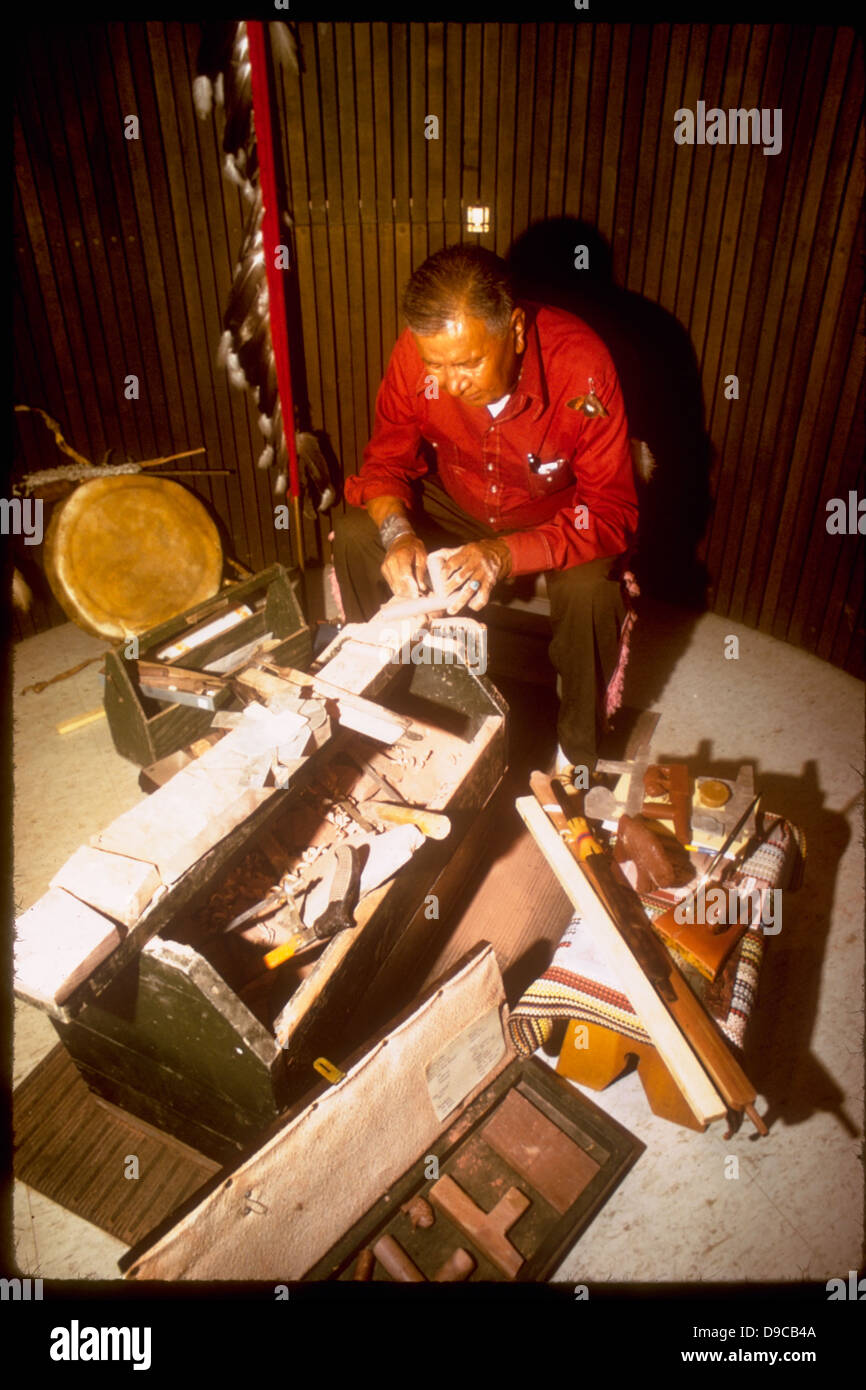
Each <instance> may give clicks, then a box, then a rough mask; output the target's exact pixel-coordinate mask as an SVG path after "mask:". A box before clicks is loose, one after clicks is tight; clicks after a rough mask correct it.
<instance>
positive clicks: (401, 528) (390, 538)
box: [379, 516, 415, 550]
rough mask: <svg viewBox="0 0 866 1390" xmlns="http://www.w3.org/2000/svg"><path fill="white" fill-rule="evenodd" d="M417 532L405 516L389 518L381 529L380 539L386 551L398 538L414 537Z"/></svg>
mask: <svg viewBox="0 0 866 1390" xmlns="http://www.w3.org/2000/svg"><path fill="white" fill-rule="evenodd" d="M414 534H415V532H414V530H413V528H412V526H411V524H410V523H409V522H408V521H407V520H406V518H405V516H387V517H386V518H385V520H384V521H383V522H382V525H381V526H380V527H379V539H380V540H381V542H382V545H383V546H384V547H385V549H386V550H389V549H390V547H391V545H392V544H393V543H394V541H395V540H396V539H397V537H398V536H414Z"/></svg>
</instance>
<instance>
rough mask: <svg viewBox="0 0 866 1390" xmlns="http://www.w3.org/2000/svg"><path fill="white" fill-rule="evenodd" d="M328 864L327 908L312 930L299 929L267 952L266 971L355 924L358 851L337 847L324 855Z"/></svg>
mask: <svg viewBox="0 0 866 1390" xmlns="http://www.w3.org/2000/svg"><path fill="white" fill-rule="evenodd" d="M327 865H328V868H331V867H332V868H333V876H332V878H331V882H330V885H329V899H328V905H327V907H326V908H325V910H324V912H322V913H321V914H320V916H318V917H317V918H316V920H315V922H314V923H313V925H312V926H311V927H302V928H301V930H300V931H298V932H296V933H295V934H294V936H292V937H291V938H290V940H288V941H286V942H284V943H283V945H282V946H277V947H276V949H275V950H273V951H269V952H268V954H267V955H266V956H265V958H264V962H265V965H266V967H267V968H268V970H275V969H276V968H277V966H278V965H282V964H283V963H284V962H285V961H287V960H290V959H291V958H292V956H296V955H298V954H299V953H300V952H301V951H305V950H307V948H308V947H310V946H314V945H317V944H319V943H320V942H322V941H327V940H328V939H329V938H330V937H332V936H336V934H337V932H340V931H346V930H347V929H348V928H349V927H353V926H354V925H355V916H354V913H355V907H356V905H357V902H358V895H359V892H360V887H361V855H360V852H359V851H358V849H357V848H356V847H355V846H354V845H348V844H343V845H337V846H335V848H334V849H332V850H331V851H330V852H329V854H328V855H327Z"/></svg>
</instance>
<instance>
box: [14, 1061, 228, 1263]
mask: <svg viewBox="0 0 866 1390" xmlns="http://www.w3.org/2000/svg"><path fill="white" fill-rule="evenodd" d="M12 1114H13V1124H14V1136H15V1161H14V1170H15V1176H16V1178H20V1180H21V1182H24V1183H27V1185H28V1186H29V1187H34V1188H35V1189H36V1190H37V1192H42V1193H43V1194H44V1195H45V1196H46V1197H50V1198H51V1199H52V1201H54V1202H57V1203H58V1204H59V1205H60V1206H62V1207H65V1208H66V1209H67V1211H71V1212H74V1213H75V1215H76V1216H81V1217H83V1218H84V1220H85V1221H90V1222H91V1223H92V1224H93V1225H94V1226H99V1227H100V1229H101V1230H103V1231H107V1232H108V1234H109V1235H112V1236H115V1237H116V1238H117V1239H118V1240H121V1241H123V1243H124V1244H125V1245H134V1244H136V1242H137V1241H139V1240H141V1239H142V1238H143V1237H144V1236H146V1235H147V1234H148V1233H149V1232H150V1231H152V1230H153V1229H154V1227H155V1226H156V1225H157V1224H158V1223H159V1222H160V1221H163V1220H164V1219H165V1218H166V1217H167V1216H170V1215H171V1213H172V1212H174V1211H176V1210H177V1209H178V1208H179V1207H180V1206H181V1204H182V1203H183V1202H185V1201H186V1200H187V1199H188V1198H189V1197H191V1196H192V1194H193V1193H194V1192H197V1191H198V1189H199V1188H200V1187H201V1186H202V1185H203V1184H204V1183H205V1182H206V1181H207V1179H208V1178H210V1177H211V1176H212V1175H213V1174H214V1173H215V1172H217V1171H218V1164H216V1163H213V1162H212V1161H211V1160H210V1159H208V1158H205V1157H204V1155H203V1154H199V1153H196V1151H195V1150H194V1149H190V1148H188V1147H187V1146H186V1145H184V1144H181V1143H179V1142H178V1141H177V1140H175V1139H173V1138H171V1137H170V1136H169V1135H162V1134H160V1133H159V1132H158V1131H157V1130H155V1129H153V1128H151V1127H150V1126H147V1125H143V1124H142V1122H141V1121H139V1120H137V1119H135V1118H134V1116H132V1115H130V1116H128V1117H126V1116H125V1113H124V1112H123V1111H120V1110H117V1109H116V1108H115V1107H107V1106H105V1105H104V1104H102V1103H101V1102H99V1101H98V1100H97V1099H96V1097H95V1096H94V1095H93V1093H92V1092H91V1091H90V1089H89V1088H88V1086H87V1084H86V1082H85V1081H84V1080H83V1079H82V1078H81V1076H80V1075H79V1073H78V1071H77V1069H76V1067H75V1063H74V1062H73V1061H72V1060H71V1058H70V1057H69V1054H68V1053H67V1051H66V1049H65V1048H64V1047H62V1046H61V1045H58V1046H57V1047H55V1048H54V1049H53V1051H52V1052H50V1053H49V1054H48V1056H47V1057H45V1058H44V1059H43V1060H42V1061H41V1062H40V1063H39V1064H38V1066H36V1067H35V1068H34V1070H33V1071H32V1072H30V1074H29V1075H28V1076H27V1077H25V1079H24V1080H23V1081H22V1082H21V1085H20V1086H18V1087H17V1088H16V1090H15V1093H14V1096H13V1101H12ZM130 1154H134V1155H135V1156H136V1157H137V1158H138V1174H139V1175H138V1178H130V1177H125V1176H124V1171H125V1169H126V1170H127V1171H128V1170H129V1165H128V1163H127V1159H128V1156H129V1155H130Z"/></svg>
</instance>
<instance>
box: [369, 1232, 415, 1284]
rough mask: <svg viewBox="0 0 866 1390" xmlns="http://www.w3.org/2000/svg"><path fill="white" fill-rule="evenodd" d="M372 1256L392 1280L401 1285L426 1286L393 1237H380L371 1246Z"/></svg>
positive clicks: (411, 1261)
mask: <svg viewBox="0 0 866 1390" xmlns="http://www.w3.org/2000/svg"><path fill="white" fill-rule="evenodd" d="M373 1254H374V1255H375V1256H376V1259H377V1260H378V1261H379V1263H380V1265H381V1266H382V1268H383V1269H384V1270H386V1272H387V1273H388V1274H390V1276H391V1278H392V1279H396V1280H397V1281H398V1282H399V1283H401V1284H426V1283H427V1280H426V1279H425V1277H424V1275H423V1274H422V1273H421V1271H420V1269H419V1268H418V1266H417V1265H416V1264H415V1263H414V1261H413V1260H410V1259H409V1256H408V1255H407V1254H406V1251H405V1250H404V1249H403V1247H402V1245H401V1244H400V1243H399V1241H396V1240H395V1239H394V1237H393V1236H382V1237H381V1238H380V1239H379V1240H377V1241H376V1244H375V1245H374V1246H373Z"/></svg>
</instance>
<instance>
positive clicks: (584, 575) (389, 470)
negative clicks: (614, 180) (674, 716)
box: [334, 246, 637, 771]
mask: <svg viewBox="0 0 866 1390" xmlns="http://www.w3.org/2000/svg"><path fill="white" fill-rule="evenodd" d="M403 315H404V318H405V321H406V324H407V328H406V330H405V331H404V332H403V333H402V334H401V336H400V338H399V339H398V341H397V344H396V346H395V348H394V350H393V352H392V354H391V359H390V362H389V363H388V369H387V371H386V374H385V379H384V381H383V382H382V385H381V386H380V388H379V393H378V396H377V399H376V421H375V428H374V431H373V437H372V439H371V440H370V443H369V444H368V445H367V448H366V449H365V450H364V463H363V466H362V468H361V471H360V472H359V473H358V474H357V475H356V476H354V477H351V478H348V479H347V481H346V500H347V502H349V503H350V504H351V506H350V508H349V510H348V511H347V512H346V514H345V516H343V517H341V518H339V519H338V520H337V522H336V525H335V542H334V560H335V565H336V570H337V578H338V581H339V584H340V590H341V593H342V597H343V604H344V608H345V612H346V617H347V619H348V620H349V621H350V622H363V621H367V620H368V619H369V618H371V617H372V616H373V615H374V613H375V612H376V611H377V610H378V608H379V607H380V606H381V604H382V602H383V601H384V600H385V599H387V598H389V597H390V596H391V594H396V595H399V596H401V597H406V598H410V597H417V596H419V595H420V594H423V593H426V592H427V591H428V590H429V589H430V588H431V585H430V579H429V575H428V573H427V565H426V556H427V553H428V550H429V549H432V548H434V547H436V548H439V547H443V546H450V547H453V546H455V545H456V546H458V547H459V548H458V549H457V550H456V553H454V554H453V555H451V557H450V558H449V559H448V560H447V561H446V562H445V564H444V567H443V571H442V573H443V577H444V580H445V588H446V591H447V593H448V597H449V608H448V611H449V613H457V612H459V611H460V610H461V609H462V608H464V607H468V608H469V609H471V610H473V611H474V612H480V610H481V609H483V608H484V606H485V605H486V604H487V602H488V601H489V599H490V597H491V594H492V592H493V590H494V587H495V586H496V584H497V583H498V582H499V581H500V580H503V579H507V578H509V577H512V576H518V575H525V574H535V573H538V572H539V571H544V573H545V578H546V584H547V591H548V596H549V599H550V610H551V612H550V616H551V624H552V627H553V641H552V643H551V647H550V656H551V660H552V661H553V664H554V666H555V667H556V669H557V671H558V673H559V695H560V710H559V718H558V725H557V728H558V736H559V745H560V747H559V754H558V759H557V761H558V765H559V766H560V767H562V766H564V765H566V764H569V763H570V764H572V765H574V766H575V767H581V766H585V767H587V768H588V769H589V770H590V771H591V770H592V768H593V767H594V765H595V761H596V757H597V743H598V738H599V735H600V733H601V732H602V731H603V729H604V727H605V716H604V699H605V692H606V690H607V687H608V684H609V682H610V680H611V678H612V676H613V674H614V670H615V668H616V666H617V658H618V655H619V642H620V633H621V629H622V624H623V621H624V619H625V615H626V608H625V605H624V602H623V597H622V593H621V586H620V579H621V573H622V568H623V565H622V557H623V556H624V555H625V553H626V552H627V551H628V550H629V548H630V546H631V543H632V541H633V539H634V536H635V532H636V527H637V497H636V493H635V485H634V476H633V471H632V460H631V452H630V447H629V436H628V425H627V421H626V414H625V408H624V405H623V399H622V392H621V390H620V386H619V382H618V380H617V376H616V372H615V370H614V366H613V362H612V360H611V357H610V354H609V353H608V351H607V349H606V348H605V346H604V344H603V343H602V341H601V339H600V338H598V337H597V336H596V334H595V333H593V331H592V330H591V329H590V328H589V327H588V326H587V325H586V324H585V323H583V322H582V321H581V320H580V319H578V318H575V317H574V316H573V315H572V314H567V313H565V312H564V311H562V310H559V309H549V308H545V307H543V306H541V305H530V304H518V303H517V302H516V300H515V297H514V293H513V290H512V287H511V283H510V279H509V274H508V269H507V267H506V265H505V263H504V261H502V260H500V258H499V257H498V256H495V255H493V253H492V252H489V251H486V250H483V249H482V248H480V247H475V246H451V247H446V248H445V249H444V250H442V251H439V252H437V253H436V255H434V256H431V257H430V258H429V260H427V261H425V263H424V264H423V265H422V266H420V267H419V269H418V270H416V271H415V273H414V275H413V276H412V278H411V280H410V281H409V284H408V286H407V288H406V291H405V294H404V297H403ZM356 508H365V509H366V511H358V510H355V509H356ZM383 578H384V581H385V583H384V584H383V582H382V580H383ZM389 591H390V592H389Z"/></svg>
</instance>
